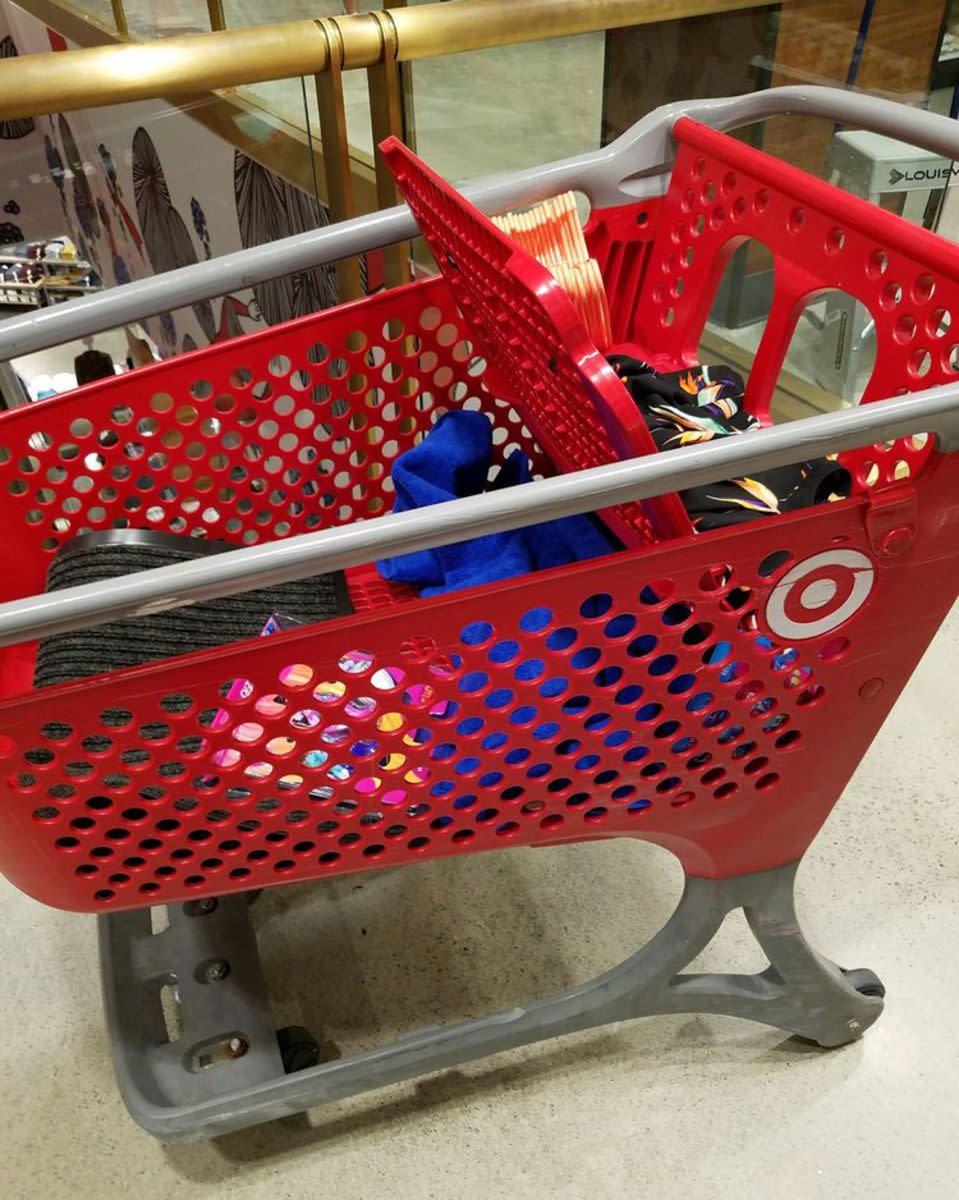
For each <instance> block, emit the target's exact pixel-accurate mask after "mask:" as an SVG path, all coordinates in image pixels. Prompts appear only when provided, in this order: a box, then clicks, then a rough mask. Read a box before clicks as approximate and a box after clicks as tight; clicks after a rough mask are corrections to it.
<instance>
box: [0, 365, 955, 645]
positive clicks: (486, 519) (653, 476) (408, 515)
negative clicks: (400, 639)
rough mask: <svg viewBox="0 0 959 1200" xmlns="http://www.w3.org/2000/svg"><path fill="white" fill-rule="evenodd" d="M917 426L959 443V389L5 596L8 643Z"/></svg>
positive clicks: (644, 495)
mask: <svg viewBox="0 0 959 1200" xmlns="http://www.w3.org/2000/svg"><path fill="white" fill-rule="evenodd" d="M918 432H925V433H934V434H936V436H937V437H938V442H939V446H940V448H941V449H943V450H946V451H955V450H957V449H959V391H957V390H956V389H955V388H952V387H939V388H933V389H930V390H929V391H927V392H921V393H916V394H914V395H911V396H903V397H897V398H896V399H893V400H882V401H879V402H877V403H875V404H868V405H865V406H863V407H861V408H852V409H845V410H843V411H842V412H836V413H828V414H826V415H824V416H818V417H809V418H807V419H806V420H802V421H794V422H792V423H790V424H788V425H780V426H777V427H775V428H771V429H762V430H759V431H757V432H756V433H751V434H749V435H747V436H743V437H732V438H724V439H721V440H718V441H713V442H709V443H706V444H705V445H702V446H690V447H686V448H684V449H682V450H674V451H666V452H663V453H660V454H653V455H650V456H648V457H646V458H639V459H630V460H628V461H626V462H619V463H612V464H610V465H609V466H604V467H594V468H592V469H590V470H588V471H577V472H575V473H573V474H570V475H560V476H557V477H555V478H552V479H544V480H539V481H537V482H534V483H528V484H524V485H522V486H520V487H514V488H504V489H502V490H500V491H496V492H488V493H486V494H485V495H482V496H472V497H469V498H467V499H462V500H451V501H449V502H447V503H445V504H437V505H434V506H433V507H430V508H422V509H417V510H415V511H413V512H405V513H398V514H392V515H390V516H386V517H378V518H376V519H375V520H371V521H360V522H356V523H354V524H352V525H345V526H342V527H340V528H337V529H329V530H325V531H324V532H321V533H306V534H301V535H299V536H297V537H292V538H288V539H286V540H285V541H279V542H271V543H268V544H266V545H263V546H252V547H249V548H247V549H240V550H233V551H230V552H229V553H226V554H217V555H212V556H210V557H204V558H200V559H197V560H195V561H194V562H189V563H183V564H180V565H178V566H171V567H159V568H156V569H154V570H151V571H142V572H140V573H138V574H133V575H125V576H122V577H120V578H117V579H111V580H110V586H109V588H104V586H103V584H102V583H99V584H87V585H84V586H82V587H74V588H66V589H64V590H63V591H60V592H52V593H48V594H45V595H39V596H31V597H29V598H27V599H24V600H17V601H12V602H10V603H7V604H0V646H9V645H14V644H16V643H17V642H22V641H29V640H32V639H33V638H37V637H46V636H50V635H51V634H55V633H64V632H66V631H68V630H72V629H84V628H89V627H91V626H94V625H101V624H103V623H104V622H107V621H115V620H120V619H122V618H128V617H136V616H143V615H146V614H148V613H151V612H158V611H161V610H164V609H170V608H178V607H181V606H182V605H185V604H192V603H196V602H197V601H200V600H210V599H213V598H214V597H217V596H227V595H233V594H234V593H237V592H246V591H251V590H253V589H254V588H261V587H269V586H272V585H275V584H279V583H284V582H287V581H289V580H291V579H303V578H306V577H307V576H310V575H315V574H321V573H325V572H328V571H334V570H341V569H344V568H346V567H352V566H357V565H359V564H361V563H368V562H371V561H373V560H375V559H378V558H385V557H389V556H395V555H399V554H407V553H410V552H412V551H417V550H426V549H430V548H431V547H434V546H440V545H447V544H449V543H451V542H459V541H463V540H465V539H467V538H474V537H480V536H482V535H484V534H489V533H498V532H501V531H503V530H507V529H518V528H521V527H523V526H527V525H534V524H537V523H539V522H541V521H548V520H553V519H555V518H558V517H565V516H570V515H572V514H573V513H581V512H592V511H594V510H602V509H604V508H609V507H611V506H613V505H616V504H623V503H625V502H626V501H629V500H641V499H648V498H650V497H652V496H658V495H662V494H663V493H664V492H672V491H682V490H684V489H686V488H690V487H699V486H702V485H703V484H707V483H713V482H716V481H717V480H721V479H729V478H734V477H736V476H739V475H743V474H752V473H754V472H756V471H760V470H769V469H771V468H773V467H780V466H785V465H787V464H789V463H795V462H800V461H802V460H803V459H805V458H809V457H815V456H819V455H822V454H825V453H832V452H837V451H841V450H850V449H854V448H856V447H859V446H864V445H868V444H871V443H874V442H881V441H887V440H891V439H893V438H897V437H905V436H907V435H909V434H914V433H918Z"/></svg>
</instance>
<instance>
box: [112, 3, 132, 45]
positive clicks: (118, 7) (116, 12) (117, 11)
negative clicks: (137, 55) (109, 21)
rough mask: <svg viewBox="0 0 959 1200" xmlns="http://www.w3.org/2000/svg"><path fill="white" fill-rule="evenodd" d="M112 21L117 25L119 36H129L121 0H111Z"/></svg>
mask: <svg viewBox="0 0 959 1200" xmlns="http://www.w3.org/2000/svg"><path fill="white" fill-rule="evenodd" d="M113 23H114V25H116V27H117V33H118V34H120V36H121V37H129V36H130V30H129V28H128V27H127V14H126V12H125V11H124V8H123V0H113Z"/></svg>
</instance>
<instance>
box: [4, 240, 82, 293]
mask: <svg viewBox="0 0 959 1200" xmlns="http://www.w3.org/2000/svg"><path fill="white" fill-rule="evenodd" d="M101 286H102V284H101V280H100V276H99V275H98V273H97V271H96V268H95V267H94V266H93V264H92V263H89V262H87V261H86V260H85V259H82V258H80V257H78V255H77V249H76V247H75V246H74V244H73V243H72V242H71V241H70V240H69V238H55V239H54V240H53V241H44V242H32V243H29V244H23V245H17V246H12V247H4V249H3V251H2V252H0V305H2V306H4V307H9V308H43V307H45V306H48V305H52V304H58V303H60V302H62V301H64V300H70V299H72V298H73V297H74V296H81V295H86V294H87V293H89V292H98V291H99V290H100V288H101Z"/></svg>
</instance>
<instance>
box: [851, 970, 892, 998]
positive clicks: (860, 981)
mask: <svg viewBox="0 0 959 1200" xmlns="http://www.w3.org/2000/svg"><path fill="white" fill-rule="evenodd" d="M841 970H842V973H843V975H845V977H846V979H847V980H848V981H849V982H850V983H851V984H852V986H853V987H854V988H855V989H856V991H857V992H859V994H860V995H861V996H876V997H877V998H878V999H879V1000H882V999H883V998H884V997H885V995H886V986H885V984H884V983H883V981H882V980H881V979H880V978H879V976H878V975H877V974H876V973H875V971H870V970H869V969H868V968H867V967H853V968H851V969H850V970H848V971H847V970H846V968H845V967H842V968H841Z"/></svg>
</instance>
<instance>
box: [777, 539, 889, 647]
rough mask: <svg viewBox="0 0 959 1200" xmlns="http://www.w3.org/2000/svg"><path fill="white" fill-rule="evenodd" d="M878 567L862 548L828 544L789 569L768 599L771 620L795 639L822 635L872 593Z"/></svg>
mask: <svg viewBox="0 0 959 1200" xmlns="http://www.w3.org/2000/svg"><path fill="white" fill-rule="evenodd" d="M875 577H876V571H875V568H874V567H873V565H872V562H871V561H870V560H869V559H868V558H867V557H866V555H865V554H862V553H861V552H860V551H859V550H824V551H823V552H822V553H821V554H814V555H813V556H812V557H811V558H806V559H803V561H802V562H799V563H796V565H795V566H794V567H792V568H790V570H788V571H787V572H786V574H785V575H784V576H783V577H782V579H780V581H779V582H778V583H777V584H776V586H775V587H774V588H773V590H772V592H771V593H770V595H769V600H768V601H767V603H766V624H767V625H768V626H769V628H770V630H771V631H772V632H773V633H774V634H775V635H776V636H777V637H781V638H786V639H788V640H789V641H800V640H802V639H804V638H814V637H821V636H822V635H823V634H824V633H829V632H830V631H831V630H833V629H836V628H837V627H838V626H840V625H842V624H843V622H845V621H848V620H849V618H850V617H851V616H853V615H854V614H855V613H857V612H858V611H859V609H860V608H862V606H863V605H864V604H865V603H866V600H867V599H868V598H869V593H870V592H871V591H872V585H873V583H874V582H875Z"/></svg>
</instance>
